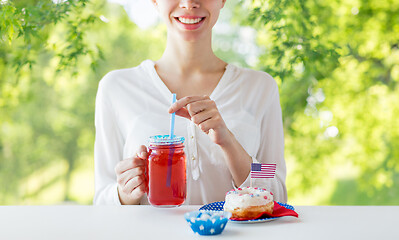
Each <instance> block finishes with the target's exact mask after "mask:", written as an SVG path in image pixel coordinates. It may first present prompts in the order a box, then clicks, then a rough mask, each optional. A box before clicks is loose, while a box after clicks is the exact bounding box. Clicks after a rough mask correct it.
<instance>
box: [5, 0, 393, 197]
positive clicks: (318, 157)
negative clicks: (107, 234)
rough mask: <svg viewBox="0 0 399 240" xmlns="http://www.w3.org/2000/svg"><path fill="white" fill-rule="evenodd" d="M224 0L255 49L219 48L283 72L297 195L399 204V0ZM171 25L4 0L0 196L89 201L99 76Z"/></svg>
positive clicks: (97, 5)
mask: <svg viewBox="0 0 399 240" xmlns="http://www.w3.org/2000/svg"><path fill="white" fill-rule="evenodd" d="M223 11H230V12H231V14H230V15H231V16H233V17H232V19H231V23H232V25H233V26H234V27H236V28H240V27H241V28H242V27H251V28H253V29H255V30H256V44H257V46H258V50H259V51H258V52H259V54H260V55H259V58H258V60H257V61H255V62H252V63H249V62H248V61H246V56H245V54H242V53H241V54H240V53H238V52H237V51H235V50H234V48H228V49H227V48H223V47H222V48H218V47H217V44H216V47H215V50H216V53H217V54H218V55H219V56H220V57H221V58H223V59H225V60H226V61H228V62H233V63H235V64H239V65H242V66H246V67H248V66H249V67H252V68H255V69H260V70H264V71H267V72H269V73H270V74H271V75H272V76H274V77H275V79H276V80H277V82H278V84H279V87H280V97H281V105H282V108H283V118H284V127H285V142H286V152H285V155H286V161H287V165H288V178H287V187H288V194H289V202H290V203H292V204H295V205H297V204H302V205H311V204H314V205H320V204H327V205H328V204H334V205H366V204H369V205H390V204H391V205H392V204H395V205H397V204H399V188H398V187H397V186H398V183H399V120H398V116H399V106H398V104H397V103H398V102H399V88H398V81H399V21H398V15H397V13H398V12H399V0H386V1H379V0H347V1H342V0H331V1H319V0H316V1H315V0H276V1H265V0H246V1H238V0H228V4H227V6H226V7H225V9H224V10H223ZM165 33H166V29H165V27H164V26H163V25H159V26H156V27H154V28H152V29H148V30H142V29H140V28H138V27H137V26H136V25H135V24H134V23H132V22H131V21H130V20H129V19H128V17H127V15H126V14H125V11H124V10H123V8H122V7H120V6H119V5H115V4H109V3H107V2H106V1H105V0H83V1H82V0H81V1H77V0H69V1H64V2H61V3H58V4H55V3H53V1H51V0H40V1H31V0H18V1H2V2H1V3H0V89H1V90H0V204H2V205H24V204H59V203H68V202H72V203H79V204H90V203H91V201H92V197H93V189H94V184H93V183H94V176H93V144H94V134H95V131H94V101H95V94H96V91H97V86H98V82H99V80H100V79H101V77H102V76H103V75H104V74H105V73H107V72H108V71H110V70H113V69H119V68H126V67H132V66H136V65H138V64H139V63H140V62H141V61H142V60H144V59H147V58H151V59H157V58H159V57H160V56H161V54H162V51H163V47H164V43H165V42H164V37H165ZM237 38H239V36H238V35H237V34H230V35H220V36H216V39H218V41H219V42H222V43H225V44H227V43H229V44H230V45H232V44H233V42H234V41H235V40H236V39H237Z"/></svg>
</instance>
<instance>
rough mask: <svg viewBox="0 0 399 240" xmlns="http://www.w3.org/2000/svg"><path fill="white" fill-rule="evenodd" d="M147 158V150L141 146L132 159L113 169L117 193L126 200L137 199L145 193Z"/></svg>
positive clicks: (125, 160)
mask: <svg viewBox="0 0 399 240" xmlns="http://www.w3.org/2000/svg"><path fill="white" fill-rule="evenodd" d="M147 157H148V152H147V148H146V146H144V145H141V146H140V147H139V149H138V150H137V151H136V153H135V156H134V157H131V158H127V159H124V160H122V161H120V162H119V163H118V164H117V165H116V167H115V173H116V178H117V182H118V191H119V192H122V193H123V194H122V195H124V196H126V197H127V198H128V199H139V198H141V197H142V196H143V194H144V193H145V190H146V184H145V178H146V177H145V171H146V167H147ZM124 199H126V198H124Z"/></svg>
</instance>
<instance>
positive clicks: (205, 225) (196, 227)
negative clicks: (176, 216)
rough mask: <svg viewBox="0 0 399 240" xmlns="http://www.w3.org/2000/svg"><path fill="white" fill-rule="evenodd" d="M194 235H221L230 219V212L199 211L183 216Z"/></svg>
mask: <svg viewBox="0 0 399 240" xmlns="http://www.w3.org/2000/svg"><path fill="white" fill-rule="evenodd" d="M184 218H185V219H186V221H187V222H188V224H189V225H190V227H191V229H192V230H193V231H194V233H198V234H199V235H217V234H221V233H222V232H223V230H224V228H225V227H226V224H227V222H228V220H229V218H231V212H225V211H209V210H200V211H193V212H188V213H185V214H184Z"/></svg>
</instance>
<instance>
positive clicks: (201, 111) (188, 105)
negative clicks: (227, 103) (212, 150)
mask: <svg viewBox="0 0 399 240" xmlns="http://www.w3.org/2000/svg"><path fill="white" fill-rule="evenodd" d="M173 112H176V114H177V115H179V116H181V117H185V118H187V119H189V120H191V121H192V122H193V123H195V124H196V125H197V126H198V127H199V128H200V129H201V130H202V131H203V132H204V133H206V134H208V136H209V137H210V138H211V140H212V141H213V142H214V143H216V144H218V145H220V146H224V145H227V144H229V141H230V140H231V136H232V134H231V132H230V131H229V129H228V128H227V126H226V124H225V122H224V121H223V118H222V116H221V115H220V113H219V110H218V109H217V107H216V103H215V102H214V101H213V100H211V99H210V98H209V97H208V96H188V97H184V98H182V99H179V100H178V101H176V102H175V103H174V104H173V105H172V106H171V107H170V108H169V113H173Z"/></svg>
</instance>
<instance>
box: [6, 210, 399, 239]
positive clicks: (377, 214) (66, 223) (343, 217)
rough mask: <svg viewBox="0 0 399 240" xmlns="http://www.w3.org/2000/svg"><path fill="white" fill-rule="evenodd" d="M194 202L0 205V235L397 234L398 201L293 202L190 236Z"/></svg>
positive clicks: (277, 236) (300, 236) (236, 236)
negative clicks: (272, 216) (264, 216)
mask: <svg viewBox="0 0 399 240" xmlns="http://www.w3.org/2000/svg"><path fill="white" fill-rule="evenodd" d="M199 207H200V206H182V207H179V208H170V209H162V208H155V207H151V206H1V207H0V239H1V240H11V239H29V240H36V239H38V240H39V239H40V240H43V239H52V240H53V239H54V240H59V239H71V240H72V239H73V240H79V239H95V240H99V239H115V240H117V239H121V240H122V239H145V240H147V239H148V240H151V239H157V240H159V239H173V240H178V239H214V238H218V239H264V240H266V239H273V240H274V239H295V240H298V239H306V240H309V239H317V240H324V239H334V240H337V239H373V240H376V239H399V221H398V216H399V206H381V207H379V206H296V207H295V208H296V211H297V212H298V214H299V219H296V218H294V217H285V218H280V219H278V220H275V221H271V222H264V223H252V224H237V223H232V222H229V223H228V224H227V226H226V228H225V230H224V232H223V233H222V234H221V235H216V236H211V237H209V236H199V235H194V233H193V232H192V230H191V229H190V228H189V226H188V224H187V222H186V221H185V219H184V217H183V214H184V213H185V212H188V211H192V210H198V208H199Z"/></svg>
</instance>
